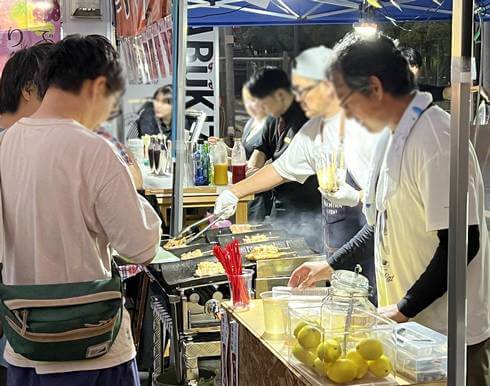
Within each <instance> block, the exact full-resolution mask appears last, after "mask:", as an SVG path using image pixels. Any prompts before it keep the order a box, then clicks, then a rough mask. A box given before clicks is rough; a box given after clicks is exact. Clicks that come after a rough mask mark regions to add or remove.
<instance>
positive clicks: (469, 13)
mask: <svg viewBox="0 0 490 386" xmlns="http://www.w3.org/2000/svg"><path fill="white" fill-rule="evenodd" d="M472 42H473V2H472V1H469V0H453V18H452V54H451V55H452V59H451V87H452V99H451V136H450V138H451V152H450V154H451V162H450V189H449V256H448V366H447V367H448V385H449V386H464V385H466V261H467V226H468V225H467V223H468V220H467V197H468V150H469V148H468V143H469V126H470V84H471V51H472V45H473V44H472Z"/></svg>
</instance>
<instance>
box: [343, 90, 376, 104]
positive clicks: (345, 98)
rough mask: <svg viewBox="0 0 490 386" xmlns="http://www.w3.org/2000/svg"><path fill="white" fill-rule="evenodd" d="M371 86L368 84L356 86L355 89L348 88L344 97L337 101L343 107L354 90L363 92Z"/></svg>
mask: <svg viewBox="0 0 490 386" xmlns="http://www.w3.org/2000/svg"><path fill="white" fill-rule="evenodd" d="M370 88H371V87H369V86H365V87H361V88H358V89H355V90H350V91H349V92H348V93H347V95H346V96H345V97H343V98H342V99H341V100H340V102H339V105H340V107H341V108H344V107H345V105H346V104H347V101H348V100H349V98H350V97H351V96H352V94H354V93H355V92H356V91H357V92H365V91H368V90H370Z"/></svg>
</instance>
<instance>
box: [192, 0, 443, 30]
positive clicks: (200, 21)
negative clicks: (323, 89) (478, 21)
mask: <svg viewBox="0 0 490 386" xmlns="http://www.w3.org/2000/svg"><path fill="white" fill-rule="evenodd" d="M252 3H254V1H243V0H221V1H220V0H216V1H209V0H188V10H189V25H192V26H193V25H199V26H203V25H210V26H233V25H274V24H276V25H280V24H296V25H298V24H324V23H328V24H333V23H337V24H340V23H353V22H355V21H357V20H358V19H359V8H360V5H361V4H362V0H270V1H269V2H267V1H266V2H265V3H268V4H267V6H265V7H264V6H260V5H255V4H252ZM396 3H397V4H398V5H399V6H400V8H401V9H402V11H400V10H399V9H398V8H397V7H396V6H395V5H393V3H391V2H382V5H383V8H381V9H378V10H376V12H375V18H376V19H377V20H378V21H395V20H396V21H415V20H419V21H424V20H427V19H430V20H448V19H449V18H450V17H451V13H452V9H451V7H452V3H451V1H448V0H441V2H439V0H397V1H396Z"/></svg>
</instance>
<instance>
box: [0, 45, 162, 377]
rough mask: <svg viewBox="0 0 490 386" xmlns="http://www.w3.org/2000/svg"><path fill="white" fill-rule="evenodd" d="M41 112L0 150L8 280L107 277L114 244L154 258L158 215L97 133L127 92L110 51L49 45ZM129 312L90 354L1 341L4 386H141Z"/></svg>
mask: <svg viewBox="0 0 490 386" xmlns="http://www.w3.org/2000/svg"><path fill="white" fill-rule="evenodd" d="M43 79H44V81H45V82H46V84H47V86H48V88H47V91H46V95H45V97H44V100H43V101H42V103H41V106H40V107H39V109H38V110H37V111H36V112H35V113H34V114H33V115H32V116H31V117H30V118H23V119H21V120H20V121H19V122H17V123H16V124H14V125H13V126H11V127H10V128H9V130H8V131H7V132H6V134H5V137H4V139H3V143H2V145H1V147H0V176H1V185H2V186H1V195H2V203H3V221H4V224H3V225H4V231H5V255H4V267H3V272H2V279H3V282H4V283H5V284H10V285H17V284H28V285H35V284H55V283H73V282H83V281H93V280H97V279H104V278H108V277H110V276H111V250H110V248H114V249H116V250H117V251H118V252H119V254H120V255H121V256H125V258H127V259H128V261H130V262H134V263H139V264H145V263H148V262H149V261H151V260H152V259H153V257H154V256H155V254H156V252H157V250H158V247H159V242H160V220H159V218H158V216H157V215H156V213H155V212H154V211H153V209H152V208H151V207H150V205H149V204H148V203H147V202H146V200H144V199H143V198H142V197H140V196H138V194H137V193H136V190H135V187H134V184H133V182H132V180H131V177H130V175H129V172H128V169H127V167H126V165H125V164H124V163H123V162H122V161H121V159H120V158H118V157H117V156H116V154H115V153H114V151H113V150H112V149H111V147H110V145H109V144H108V143H107V142H106V141H105V140H104V139H103V138H101V137H100V136H98V135H97V134H96V133H95V130H96V129H97V128H98V127H99V125H100V123H102V122H103V121H105V120H106V119H107V118H108V116H109V114H110V112H111V110H112V109H113V108H114V106H115V104H116V102H117V99H118V97H119V95H120V94H121V92H122V90H123V89H124V78H123V76H122V70H121V67H120V65H119V63H118V60H117V53H116V51H115V49H114V48H113V47H112V45H111V44H110V42H109V41H108V40H107V39H105V38H103V37H101V36H96V35H91V36H87V37H79V36H76V35H75V36H69V37H67V38H65V39H64V40H63V41H61V42H59V43H57V44H55V45H54V46H53V48H52V51H51V52H50V56H49V58H48V60H47V61H46V64H45V67H44V71H43ZM135 354H136V353H135V348H134V344H133V341H132V337H131V330H130V321H129V315H128V313H127V312H126V311H124V313H123V320H122V324H121V327H120V330H119V333H118V335H117V337H116V339H115V341H114V343H113V345H112V346H111V348H110V349H109V351H108V352H107V353H106V354H105V355H103V356H101V357H99V358H95V359H88V360H83V361H72V362H36V361H32V360H29V359H27V358H25V357H22V356H21V355H19V354H17V353H15V352H14V350H13V349H12V348H11V347H10V346H9V345H8V344H7V348H6V350H5V359H6V360H7V362H8V363H9V364H10V366H9V369H8V379H9V384H10V385H16V386H17V385H18V386H30V385H48V384H49V385H50V386H57V385H74V386H78V385H80V386H81V385H84V386H89V385H94V386H95V385H98V384H112V385H115V386H119V385H120V386H123V385H124V386H126V385H135V386H136V385H139V379H138V373H137V369H136V363H135V361H134V357H135Z"/></svg>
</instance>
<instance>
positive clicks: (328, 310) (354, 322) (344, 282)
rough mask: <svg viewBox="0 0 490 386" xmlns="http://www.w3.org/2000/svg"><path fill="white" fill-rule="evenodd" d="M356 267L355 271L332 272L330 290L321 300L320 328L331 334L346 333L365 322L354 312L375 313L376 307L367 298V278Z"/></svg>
mask: <svg viewBox="0 0 490 386" xmlns="http://www.w3.org/2000/svg"><path fill="white" fill-rule="evenodd" d="M357 267H358V268H356V272H352V271H345V270H339V271H335V272H334V273H333V275H332V278H331V281H330V283H331V288H330V292H329V294H328V295H327V296H326V297H325V299H324V300H323V302H322V311H321V325H322V329H324V330H326V331H330V332H331V333H333V334H337V333H339V334H343V333H347V332H349V331H350V330H351V329H352V328H354V329H355V328H356V327H363V326H364V324H365V321H364V320H362V319H363V318H362V316H361V317H358V315H356V312H358V311H361V312H362V311H365V312H367V313H368V314H371V313H376V311H377V310H376V307H375V306H374V305H373V304H372V303H371V302H370V301H369V299H368V297H369V280H368V278H367V277H365V276H363V275H361V274H360V266H357ZM363 315H364V314H363Z"/></svg>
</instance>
